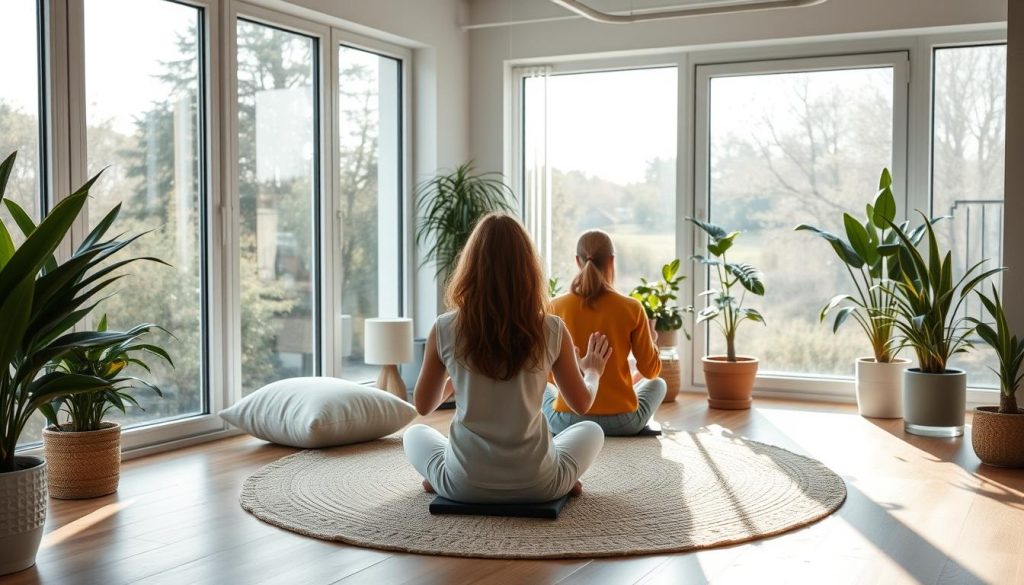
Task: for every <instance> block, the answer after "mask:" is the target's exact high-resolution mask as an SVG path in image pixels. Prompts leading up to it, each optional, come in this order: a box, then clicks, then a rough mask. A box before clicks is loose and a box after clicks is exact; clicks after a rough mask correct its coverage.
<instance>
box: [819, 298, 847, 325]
mask: <svg viewBox="0 0 1024 585" xmlns="http://www.w3.org/2000/svg"><path fill="white" fill-rule="evenodd" d="M843 301H854V302H856V299H854V298H853V297H852V296H850V295H836V296H834V297H832V299H831V300H829V302H828V303H826V304H825V306H824V307H822V308H821V311H820V312H819V313H818V321H819V322H821V321H824V320H825V317H827V316H828V314H829V313H831V312H832V309H835V308H836V307H838V306H839V305H840V304H842V302H843Z"/></svg>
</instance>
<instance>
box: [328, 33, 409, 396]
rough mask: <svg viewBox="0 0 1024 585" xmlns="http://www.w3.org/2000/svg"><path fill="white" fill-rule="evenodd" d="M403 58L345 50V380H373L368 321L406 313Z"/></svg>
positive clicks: (341, 118)
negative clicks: (366, 349) (366, 347)
mask: <svg viewBox="0 0 1024 585" xmlns="http://www.w3.org/2000/svg"><path fill="white" fill-rule="evenodd" d="M401 74H402V63H401V61H399V60H397V59H394V58H391V57H387V56H383V55H378V54H376V53H372V52H369V51H365V50H362V49H357V48H353V47H349V46H344V45H342V46H341V47H339V49H338V91H339V96H338V99H339V104H338V106H339V107H338V149H337V150H338V163H339V169H338V172H339V175H338V176H339V179H338V180H339V183H338V187H337V190H336V191H337V197H338V201H337V205H339V206H340V207H339V214H340V217H341V237H340V242H341V246H340V249H339V250H338V251H337V269H338V270H339V271H340V275H341V279H342V289H341V311H342V317H341V352H340V356H341V359H342V364H341V366H342V375H343V376H344V377H345V378H348V379H350V380H356V381H366V380H372V379H374V378H376V377H377V374H378V371H379V370H378V368H377V367H375V366H367V365H365V363H364V361H363V322H364V320H365V319H367V318H370V317H397V316H400V315H401V314H402V268H401V267H402V257H403V254H402V220H401V217H402V204H401V202H402V199H401V198H402V193H403V190H402V187H401V185H402V166H401V159H402V156H401V154H402V153H401V141H402V88H401Z"/></svg>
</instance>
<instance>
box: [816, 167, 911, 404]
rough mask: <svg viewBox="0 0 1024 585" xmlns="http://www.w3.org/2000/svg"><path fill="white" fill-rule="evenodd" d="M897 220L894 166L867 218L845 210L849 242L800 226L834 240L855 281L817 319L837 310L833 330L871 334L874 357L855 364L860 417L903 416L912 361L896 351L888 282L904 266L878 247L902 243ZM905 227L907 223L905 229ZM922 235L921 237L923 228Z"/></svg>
mask: <svg viewBox="0 0 1024 585" xmlns="http://www.w3.org/2000/svg"><path fill="white" fill-rule="evenodd" d="M895 218H896V198H895V197H893V193H892V175H890V174H889V169H882V176H881V178H880V179H879V181H878V194H877V195H876V196H875V202H874V205H871V204H868V206H867V217H866V218H865V221H864V222H863V223H862V222H861V221H859V220H857V219H856V218H854V217H853V216H852V215H850V214H848V213H844V214H843V227H844V228H845V231H846V239H845V240H844V239H843V238H842V237H840V236H837V235H835V234H832V233H830V232H827V231H825V230H822V229H819V228H817V227H814V226H810V225H807V224H801V225H798V226H796V229H797V230H807V231H810V232H812V233H814V234H816V235H818V236H820V237H821V238H823V239H824V240H825V241H827V242H828V243H829V244H831V246H832V249H833V250H834V251H835V253H836V256H838V257H839V260H840V262H842V263H843V266H844V267H845V268H846V271H847V273H849V275H850V280H851V281H852V282H853V288H854V291H855V292H854V294H849V293H846V294H839V295H836V296H834V297H833V298H832V300H830V301H829V302H828V303H826V304H825V306H824V307H823V308H822V309H821V311H820V312H819V313H818V319H819V320H820V321H825V319H826V318H827V317H828V316H829V314H833V313H834V315H835V317H834V320H833V323H832V332H833V333H835V332H837V331H838V330H839V328H840V327H841V326H842V325H843V324H844V323H846V322H848V321H850V320H851V319H852V320H853V321H854V322H856V323H857V325H858V326H859V327H860V328H861V330H862V331H863V332H864V335H865V336H866V337H867V339H868V342H869V343H870V344H871V350H872V354H873V355H872V356H870V357H861V358H857V360H856V361H855V363H854V372H855V379H856V389H857V409H858V410H859V411H860V414H861V416H867V417H875V418H901V417H902V416H903V370H905V369H906V368H907V367H908V366H909V364H910V360H908V359H905V358H900V357H897V355H896V354H897V353H898V352H899V350H900V349H901V348H900V346H899V344H898V343H896V339H895V335H894V327H895V325H894V322H895V318H896V300H895V297H894V291H893V289H892V288H891V287H886V286H884V284H885V283H886V282H888V281H889V280H890V279H891V278H894V277H895V276H896V275H897V274H898V268H899V267H898V265H897V263H896V262H894V261H890V259H889V257H887V256H884V255H882V254H881V253H879V251H878V248H879V246H883V245H891V244H895V243H896V242H897V236H896V233H895V232H893V231H892V230H891V229H889V224H888V223H887V222H891V221H893V220H894V219H895ZM906 227H907V225H906V224H904V225H903V229H904V230H905V229H906ZM917 234H918V235H917V237H918V239H920V235H921V234H923V232H918V233H917Z"/></svg>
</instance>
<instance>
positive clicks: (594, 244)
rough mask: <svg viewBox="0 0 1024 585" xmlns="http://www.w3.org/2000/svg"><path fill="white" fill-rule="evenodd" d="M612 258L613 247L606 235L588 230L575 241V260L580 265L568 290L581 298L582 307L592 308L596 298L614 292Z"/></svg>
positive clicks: (613, 254)
mask: <svg viewBox="0 0 1024 585" xmlns="http://www.w3.org/2000/svg"><path fill="white" fill-rule="evenodd" d="M614 257H615V246H613V245H612V238H611V236H609V235H608V234H607V233H605V232H603V231H601V230H589V231H585V232H583V233H582V234H580V238H579V240H577V241H576V260H578V261H579V263H580V271H579V272H578V273H577V274H576V277H575V278H573V279H572V284H571V285H569V290H571V291H572V292H573V294H576V295H579V296H581V297H583V304H584V305H586V306H588V307H592V306H594V301H596V300H597V297H599V296H601V295H602V294H603V293H604V292H605V291H608V290H614V289H613V288H612V282H613V281H614V280H615V272H614V265H613V264H612V258H614Z"/></svg>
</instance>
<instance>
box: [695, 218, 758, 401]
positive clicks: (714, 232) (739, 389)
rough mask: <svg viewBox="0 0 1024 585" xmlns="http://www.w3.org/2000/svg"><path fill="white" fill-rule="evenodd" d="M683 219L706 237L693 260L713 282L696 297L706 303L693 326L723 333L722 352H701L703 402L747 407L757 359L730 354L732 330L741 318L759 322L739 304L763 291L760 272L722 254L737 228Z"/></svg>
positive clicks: (733, 348) (733, 349)
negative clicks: (702, 249) (704, 253)
mask: <svg viewBox="0 0 1024 585" xmlns="http://www.w3.org/2000/svg"><path fill="white" fill-rule="evenodd" d="M687 219H688V220H689V221H690V222H691V223H693V224H694V225H695V226H697V227H698V228H700V229H701V230H702V231H703V232H704V233H705V234H707V236H708V244H707V250H708V254H709V256H702V255H695V256H694V257H693V259H694V260H695V261H697V262H699V263H700V264H702V265H704V266H706V267H708V268H709V272H710V273H711V274H712V275H714V276H715V277H716V279H717V281H718V288H709V289H708V290H706V291H704V292H703V293H701V295H700V296H703V297H708V299H709V304H708V306H706V307H704V308H703V309H701V310H700V312H698V313H697V324H700V323H707V324H708V328H709V329H710V324H711V323H714V324H716V325H718V328H719V330H720V331H721V332H722V335H723V337H725V346H726V355H724V356H723V355H714V356H704V358H703V359H702V360H701V361H702V365H703V369H704V380H705V382H706V383H707V386H708V405H710V406H711V408H726V409H744V408H750V404H751V398H750V397H751V394H752V393H753V390H754V380H755V379H756V378H757V365H758V359H757V358H756V357H750V356H742V355H737V354H736V331H737V330H738V329H739V326H740V325H741V324H742V323H743V322H744V321H748V320H749V321H755V322H757V323H761V324H762V325H763V324H764V323H765V321H764V317H763V316H762V315H761V313H760V312H758V311H757V310H756V309H751V308H750V307H745V306H743V302H744V300H745V299H746V293H748V292H749V293H751V294H754V295H758V296H763V295H764V281H763V279H762V275H761V271H760V270H758V269H757V268H755V267H753V266H751V265H750V264H745V263H742V262H729V260H728V259H727V258H726V252H727V251H728V250H729V249H730V248H732V245H733V241H734V240H735V239H736V236H738V235H739V234H740V232H735V231H734V232H727V231H725V230H724V229H723V228H721V227H719V226H717V225H715V224H712V223H708V222H704V221H700V220H698V219H694V218H692V217H688V218H687ZM737 289H739V290H738V291H737ZM737 293H738V297H737ZM691 309H692V307H691Z"/></svg>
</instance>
